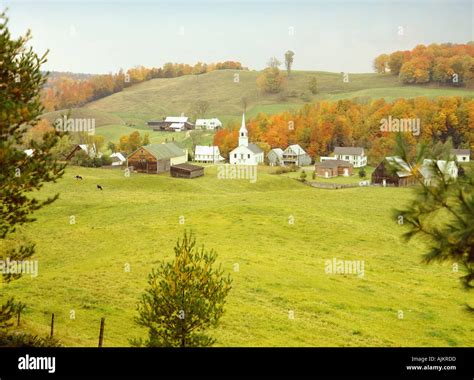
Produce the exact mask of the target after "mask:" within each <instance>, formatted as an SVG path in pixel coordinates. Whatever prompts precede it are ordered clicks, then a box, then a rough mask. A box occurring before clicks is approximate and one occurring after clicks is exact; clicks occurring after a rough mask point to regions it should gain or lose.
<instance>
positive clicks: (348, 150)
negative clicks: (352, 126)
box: [334, 146, 364, 156]
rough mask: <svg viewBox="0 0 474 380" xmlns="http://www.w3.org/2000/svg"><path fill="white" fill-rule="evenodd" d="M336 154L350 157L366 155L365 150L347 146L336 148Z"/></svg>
mask: <svg viewBox="0 0 474 380" xmlns="http://www.w3.org/2000/svg"><path fill="white" fill-rule="evenodd" d="M334 154H347V155H349V156H360V155H362V154H364V148H360V147H356V146H354V147H345V146H336V147H335V148H334Z"/></svg>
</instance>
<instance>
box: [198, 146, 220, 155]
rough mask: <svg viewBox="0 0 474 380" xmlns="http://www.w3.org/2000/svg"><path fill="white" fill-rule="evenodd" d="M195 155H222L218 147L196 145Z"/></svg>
mask: <svg viewBox="0 0 474 380" xmlns="http://www.w3.org/2000/svg"><path fill="white" fill-rule="evenodd" d="M194 154H205V155H211V156H213V155H215V154H220V151H219V147H218V146H206V145H196V148H195V149H194Z"/></svg>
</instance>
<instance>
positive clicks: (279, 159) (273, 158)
mask: <svg viewBox="0 0 474 380" xmlns="http://www.w3.org/2000/svg"><path fill="white" fill-rule="evenodd" d="M267 159H268V163H269V164H270V166H276V165H279V166H282V165H283V149H280V148H274V149H272V150H270V151H269V152H268V153H267Z"/></svg>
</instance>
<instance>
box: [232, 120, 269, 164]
mask: <svg viewBox="0 0 474 380" xmlns="http://www.w3.org/2000/svg"><path fill="white" fill-rule="evenodd" d="M229 162H230V163H231V164H233V165H258V164H260V163H263V150H262V149H260V147H259V146H257V145H255V144H251V143H249V137H248V131H247V128H246V127H245V114H244V115H242V126H241V127H240V130H239V146H238V147H237V148H235V149H234V150H232V151H231V152H230V153H229Z"/></svg>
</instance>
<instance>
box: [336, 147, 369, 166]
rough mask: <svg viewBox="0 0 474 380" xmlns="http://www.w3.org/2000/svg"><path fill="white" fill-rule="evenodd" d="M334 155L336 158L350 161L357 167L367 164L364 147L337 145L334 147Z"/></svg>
mask: <svg viewBox="0 0 474 380" xmlns="http://www.w3.org/2000/svg"><path fill="white" fill-rule="evenodd" d="M334 157H335V159H336V160H342V161H348V162H350V163H351V164H352V165H353V166H354V167H355V168H361V167H363V166H366V165H367V156H366V155H365V152H364V148H359V147H343V146H337V147H335V148H334Z"/></svg>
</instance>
